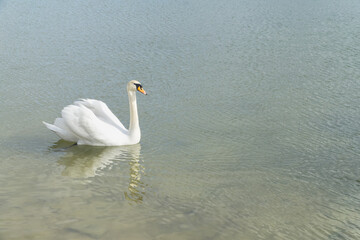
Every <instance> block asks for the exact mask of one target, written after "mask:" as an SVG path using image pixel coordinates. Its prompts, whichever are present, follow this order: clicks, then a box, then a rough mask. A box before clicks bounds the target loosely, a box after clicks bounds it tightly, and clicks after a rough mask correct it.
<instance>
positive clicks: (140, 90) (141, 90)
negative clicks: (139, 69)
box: [137, 86, 147, 95]
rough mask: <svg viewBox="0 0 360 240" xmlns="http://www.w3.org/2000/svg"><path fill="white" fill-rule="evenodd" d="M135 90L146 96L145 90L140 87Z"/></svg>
mask: <svg viewBox="0 0 360 240" xmlns="http://www.w3.org/2000/svg"><path fill="white" fill-rule="evenodd" d="M137 90H138V91H139V92H141V93H142V94H144V95H147V93H146V92H145V90H144V89H143V88H142V87H140V86H138V88H137Z"/></svg>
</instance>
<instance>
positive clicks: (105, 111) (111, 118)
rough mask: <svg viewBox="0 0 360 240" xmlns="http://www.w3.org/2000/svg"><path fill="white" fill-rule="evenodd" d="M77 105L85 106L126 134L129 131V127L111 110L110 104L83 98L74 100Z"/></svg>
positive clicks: (100, 118)
mask: <svg viewBox="0 0 360 240" xmlns="http://www.w3.org/2000/svg"><path fill="white" fill-rule="evenodd" d="M74 105H76V106H79V107H81V106H84V107H86V108H88V109H89V110H90V111H92V112H93V113H94V115H95V116H96V117H97V118H98V119H99V120H102V121H104V122H105V123H107V124H110V125H113V126H115V127H116V128H118V129H119V130H120V131H122V132H123V133H124V134H126V133H127V129H126V128H125V127H124V125H123V124H122V123H121V122H120V120H119V119H118V118H117V117H116V116H115V115H114V114H113V113H112V112H111V110H110V109H109V108H108V106H107V105H106V104H105V103H104V102H102V101H99V100H94V99H81V100H79V101H76V102H74Z"/></svg>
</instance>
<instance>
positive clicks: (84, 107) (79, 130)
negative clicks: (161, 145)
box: [43, 80, 147, 146]
mask: <svg viewBox="0 0 360 240" xmlns="http://www.w3.org/2000/svg"><path fill="white" fill-rule="evenodd" d="M136 91H139V92H141V93H142V94H145V95H147V94H146V92H145V90H144V89H143V88H142V86H141V83H139V82H138V81H136V80H132V81H130V82H129V83H128V84H127V92H128V96H129V105H130V126H129V130H127V129H126V128H125V127H124V125H123V124H122V123H121V122H120V121H119V119H118V118H117V117H116V116H115V115H114V114H113V113H112V112H111V111H110V109H109V108H108V106H107V105H106V104H105V103H104V102H102V101H98V100H93V99H83V100H79V101H76V102H74V103H73V104H72V105H68V106H66V107H64V109H63V110H62V111H61V116H62V117H61V118H56V119H55V122H54V124H49V123H46V122H43V123H44V124H45V126H46V127H47V128H48V129H50V130H52V131H54V132H55V133H56V134H57V135H58V136H59V137H60V138H62V139H64V140H66V141H70V142H76V143H77V144H79V145H93V146H121V145H132V144H136V143H139V142H140V137H141V134H140V126H139V118H138V111H137V104H136Z"/></svg>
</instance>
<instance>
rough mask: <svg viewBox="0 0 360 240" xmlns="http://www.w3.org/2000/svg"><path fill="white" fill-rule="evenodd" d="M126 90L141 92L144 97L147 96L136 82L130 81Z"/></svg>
mask: <svg viewBox="0 0 360 240" xmlns="http://www.w3.org/2000/svg"><path fill="white" fill-rule="evenodd" d="M127 90H128V92H129V91H133V92H135V91H138V92H141V93H142V94H144V95H147V93H146V92H145V90H144V89H143V87H142V85H141V83H140V82H139V81H137V80H131V81H130V82H129V83H128V85H127Z"/></svg>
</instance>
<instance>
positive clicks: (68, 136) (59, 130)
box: [42, 118, 78, 142]
mask: <svg viewBox="0 0 360 240" xmlns="http://www.w3.org/2000/svg"><path fill="white" fill-rule="evenodd" d="M42 123H43V124H44V125H45V126H46V127H47V128H48V129H49V130H51V131H53V132H55V133H56V135H58V136H59V137H60V138H62V139H64V140H65V141H69V142H77V140H78V139H77V137H76V136H75V135H74V134H72V133H70V132H69V131H68V130H66V128H63V127H64V126H63V121H62V119H61V118H57V119H56V120H55V122H54V124H50V123H47V122H44V121H43V122H42Z"/></svg>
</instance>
